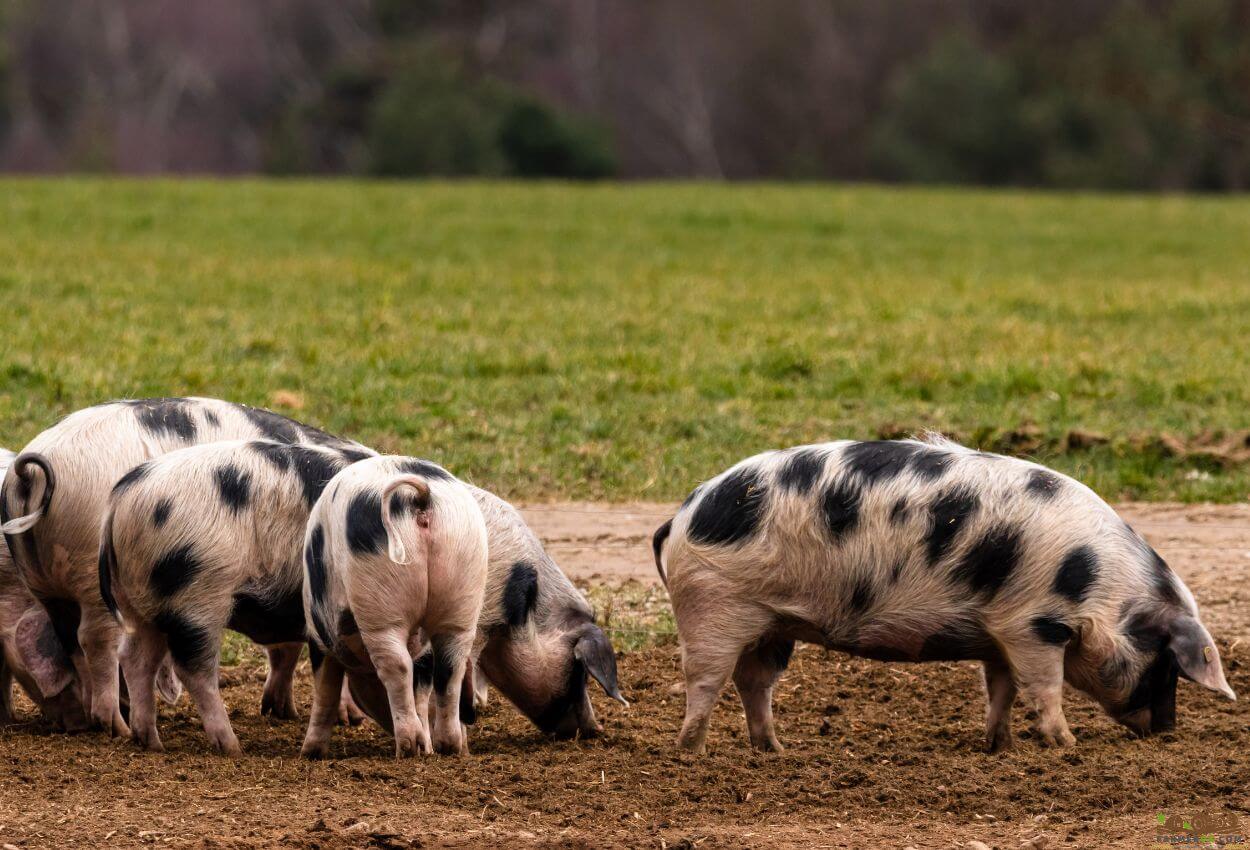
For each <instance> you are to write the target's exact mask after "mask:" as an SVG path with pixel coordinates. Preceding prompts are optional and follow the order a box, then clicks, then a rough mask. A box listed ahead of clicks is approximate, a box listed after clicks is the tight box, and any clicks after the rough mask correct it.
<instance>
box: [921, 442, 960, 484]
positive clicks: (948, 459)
mask: <svg viewBox="0 0 1250 850" xmlns="http://www.w3.org/2000/svg"><path fill="white" fill-rule="evenodd" d="M954 463H955V456H954V455H953V454H951V453H950V452H944V451H940V450H938V449H929V448H925V449H921V450H920V451H918V452H916V456H915V457H913V458H912V460H911V468H912V471H913V472H915V473H916V475H917V477H919V478H920V479H921V480H923V481H930V482H932V481H937V480H938V479H939V478H941V477H942V476H943V475H945V474H946V473H947V472H948V471H950V468H951V466H952V465H954Z"/></svg>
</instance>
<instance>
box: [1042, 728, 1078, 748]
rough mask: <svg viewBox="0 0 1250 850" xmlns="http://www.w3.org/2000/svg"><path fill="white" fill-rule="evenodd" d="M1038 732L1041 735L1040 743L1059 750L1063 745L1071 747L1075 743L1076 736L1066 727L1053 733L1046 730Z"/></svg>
mask: <svg viewBox="0 0 1250 850" xmlns="http://www.w3.org/2000/svg"><path fill="white" fill-rule="evenodd" d="M1040 734H1041V736H1042V743H1043V744H1044V745H1045V746H1047V747H1053V748H1055V749H1060V750H1061V749H1064V748H1065V747H1071V746H1074V745H1075V744H1076V737H1075V736H1074V735H1073V734H1072V733H1071V732H1069V731H1068V730H1066V729H1065V730H1063V731H1062V732H1059V733H1057V734H1053V735H1052V734H1050V733H1047V732H1042V733H1040Z"/></svg>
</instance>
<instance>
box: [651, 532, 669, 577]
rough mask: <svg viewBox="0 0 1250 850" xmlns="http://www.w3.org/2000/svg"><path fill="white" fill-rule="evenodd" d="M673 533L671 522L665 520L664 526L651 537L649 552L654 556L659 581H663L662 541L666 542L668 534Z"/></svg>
mask: <svg viewBox="0 0 1250 850" xmlns="http://www.w3.org/2000/svg"><path fill="white" fill-rule="evenodd" d="M672 531H673V521H672V520H671V519H670V520H665V522H664V524H663V525H661V526H660V527H659V528H657V529H656V530H655V534H653V535H651V551H652V553H654V555H655V569H656V571H657V572H659V574H660V579H661V580H663V579H664V565H663V563H662V562H661V553H662V552H663V551H664V541H665V540H668V536H669V534H671V533H672Z"/></svg>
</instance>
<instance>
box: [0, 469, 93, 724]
mask: <svg viewBox="0 0 1250 850" xmlns="http://www.w3.org/2000/svg"><path fill="white" fill-rule="evenodd" d="M13 458H14V454H13V452H10V451H6V450H4V449H0V474H2V473H3V472H4V470H6V469H7V468H8V466H9V464H11V463H12V462H13ZM14 680H16V681H17V683H18V684H20V685H21V686H22V689H23V690H25V691H26V695H27V696H29V697H30V699H31V701H32V702H34V703H35V704H36V705H37V706H38V707H39V710H40V712H41V713H42V714H43V717H44V719H45V720H47V721H49V722H51V723H52V724H54V725H56V726H59V727H60V728H62V729H65V730H67V731H74V730H77V729H81V728H84V727H85V726H86V713H85V712H84V711H83V704H82V694H81V693H80V691H79V688H77V687H76V686H75V682H74V678H73V668H72V666H71V665H70V661H69V656H68V655H66V654H65V650H64V649H62V648H61V642H60V640H58V639H57V636H56V631H55V630H54V629H53V628H52V621H51V620H50V619H49V618H48V614H47V612H46V611H44V610H43V608H42V606H40V605H39V603H37V602H36V601H35V600H34V597H32V596H31V595H30V594H29V593H27V592H26V588H25V587H23V586H22V583H21V581H20V580H19V579H18V577H17V571H16V570H15V569H14V567H13V561H12V559H11V558H10V557H9V547H8V545H7V544H6V543H5V542H4V540H2V539H0V727H3V726H7V725H9V724H10V723H12V722H13V720H14V714H13V682H14Z"/></svg>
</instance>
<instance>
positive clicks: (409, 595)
mask: <svg viewBox="0 0 1250 850" xmlns="http://www.w3.org/2000/svg"><path fill="white" fill-rule="evenodd" d="M304 574H305V582H304V606H305V612H306V619H307V622H308V623H309V624H310V637H311V638H312V639H313V640H314V641H315V643H316V644H317V646H318V648H319V649H320V650H322V651H323V652H325V653H326V658H325V660H324V662H323V663H322V665H321V668H320V669H319V670H318V672H317V680H316V693H315V696H314V701H313V712H312V717H311V719H310V722H309V726H308V734H307V736H306V738H305V741H304V747H303V750H302V752H303V755H305V756H306V757H320V756H324V755H325V754H326V752H327V751H328V745H329V736H330V730H331V728H332V726H333V722H334V717H335V714H336V711H337V706H338V694H339V692H340V690H341V687H342V682H343V677H344V676H345V675H346V677H347V679H348V684H349V686H350V688H351V691H352V694H353V695H354V696H355V697H356V699H357V701H358V702H359V703H360V705H361V706H362V708H364V710H365V711H366V713H368V714H369V715H370V716H371V717H372V718H373V719H374V720H375V721H377V722H378V723H379V724H380V725H381V726H383V728H386V729H388V730H389V731H391V732H393V733H394V736H395V752H396V756H398V757H405V756H411V755H414V754H416V753H417V752H430V751H432V750H438V751H439V752H443V753H460V752H465V751H467V737H466V733H465V730H464V727H463V725H462V724H461V722H460V717H459V713H460V691H461V687H462V683H463V681H464V679H465V671H466V669H467V665H468V663H469V659H470V657H471V655H472V651H473V644H474V638H475V635H476V632H477V623H478V617H479V615H480V612H481V608H482V599H483V594H484V591H485V586H486V574H487V535H486V524H485V521H484V520H483V517H482V512H481V510H480V509H479V508H478V505H477V502H476V501H475V500H474V498H473V496H472V495H471V494H470V492H469V490H468V488H467V487H466V486H465V485H464V484H462V483H461V482H460V481H458V480H456V479H455V478H454V477H453V476H452V475H451V474H450V473H448V472H447V471H446V470H444V469H442V468H441V467H439V466H437V465H435V464H432V463H429V462H427V461H421V460H417V459H415V458H404V457H380V458H372V459H369V460H366V461H362V462H360V463H357V464H354V465H353V466H351V467H348V468H347V469H345V470H344V471H343V472H341V473H339V475H337V476H336V477H335V478H334V479H333V480H332V481H331V483H330V484H329V486H328V487H327V488H326V490H325V492H324V493H323V494H322V497H321V499H319V500H318V502H317V505H316V506H315V507H314V509H313V512H312V515H311V517H310V518H309V522H308V530H307V534H306V537H305V551H304ZM427 643H428V644H429V645H430V650H431V658H430V660H431V662H432V669H431V670H430V672H429V675H430V678H431V679H432V685H433V690H434V719H433V728H432V729H431V728H430V724H429V723H428V722H427V721H426V719H425V718H423V717H422V715H423V714H424V713H425V712H424V706H418V704H417V698H418V697H417V694H416V693H414V688H416V687H417V685H419V684H421V683H420V682H418V681H416V678H417V676H418V675H419V673H420V672H421V668H422V665H419V664H418V663H417V662H418V661H419V660H420V659H421V656H422V651H423V647H424V645H425V644H427ZM414 668H415V669H414ZM470 681H471V677H470ZM417 690H420V691H422V697H423V699H424V698H428V691H425V690H423V689H420V688H417Z"/></svg>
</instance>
